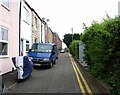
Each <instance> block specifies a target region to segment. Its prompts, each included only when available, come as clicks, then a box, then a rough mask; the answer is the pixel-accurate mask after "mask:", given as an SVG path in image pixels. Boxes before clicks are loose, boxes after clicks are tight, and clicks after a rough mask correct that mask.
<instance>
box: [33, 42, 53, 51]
mask: <svg viewBox="0 0 120 95" xmlns="http://www.w3.org/2000/svg"><path fill="white" fill-rule="evenodd" d="M32 51H33V52H41V53H48V52H51V51H52V46H51V45H46V44H33V45H32Z"/></svg>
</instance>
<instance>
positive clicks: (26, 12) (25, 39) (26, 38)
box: [20, 0, 32, 55]
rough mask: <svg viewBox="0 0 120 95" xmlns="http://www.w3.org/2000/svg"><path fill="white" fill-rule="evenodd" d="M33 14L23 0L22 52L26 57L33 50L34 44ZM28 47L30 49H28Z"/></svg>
mask: <svg viewBox="0 0 120 95" xmlns="http://www.w3.org/2000/svg"><path fill="white" fill-rule="evenodd" d="M31 15H32V12H31V9H30V8H29V6H28V5H27V4H26V3H25V1H24V0H22V4H21V28H20V29H21V31H20V38H21V42H20V52H22V53H23V55H26V52H28V50H29V49H30V48H31V44H32V38H31V37H32V30H31V29H32V28H31V27H32V25H31V22H32V21H31V18H32V16H31ZM27 47H28V48H27Z"/></svg>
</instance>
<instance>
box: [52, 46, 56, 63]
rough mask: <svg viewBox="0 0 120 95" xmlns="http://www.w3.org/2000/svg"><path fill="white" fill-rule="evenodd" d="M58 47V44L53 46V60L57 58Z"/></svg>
mask: <svg viewBox="0 0 120 95" xmlns="http://www.w3.org/2000/svg"><path fill="white" fill-rule="evenodd" d="M56 50H57V47H56V45H54V46H53V51H52V59H53V62H55V60H56V59H57V51H56Z"/></svg>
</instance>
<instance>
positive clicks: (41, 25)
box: [41, 20, 43, 43]
mask: <svg viewBox="0 0 120 95" xmlns="http://www.w3.org/2000/svg"><path fill="white" fill-rule="evenodd" d="M42 22H43V20H41V43H42Z"/></svg>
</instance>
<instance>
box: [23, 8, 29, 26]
mask: <svg viewBox="0 0 120 95" xmlns="http://www.w3.org/2000/svg"><path fill="white" fill-rule="evenodd" d="M23 8H24V12H25V16H24V19H23V20H24V21H25V22H26V23H27V24H28V25H29V24H30V12H29V11H28V9H27V8H26V7H25V6H23Z"/></svg>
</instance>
